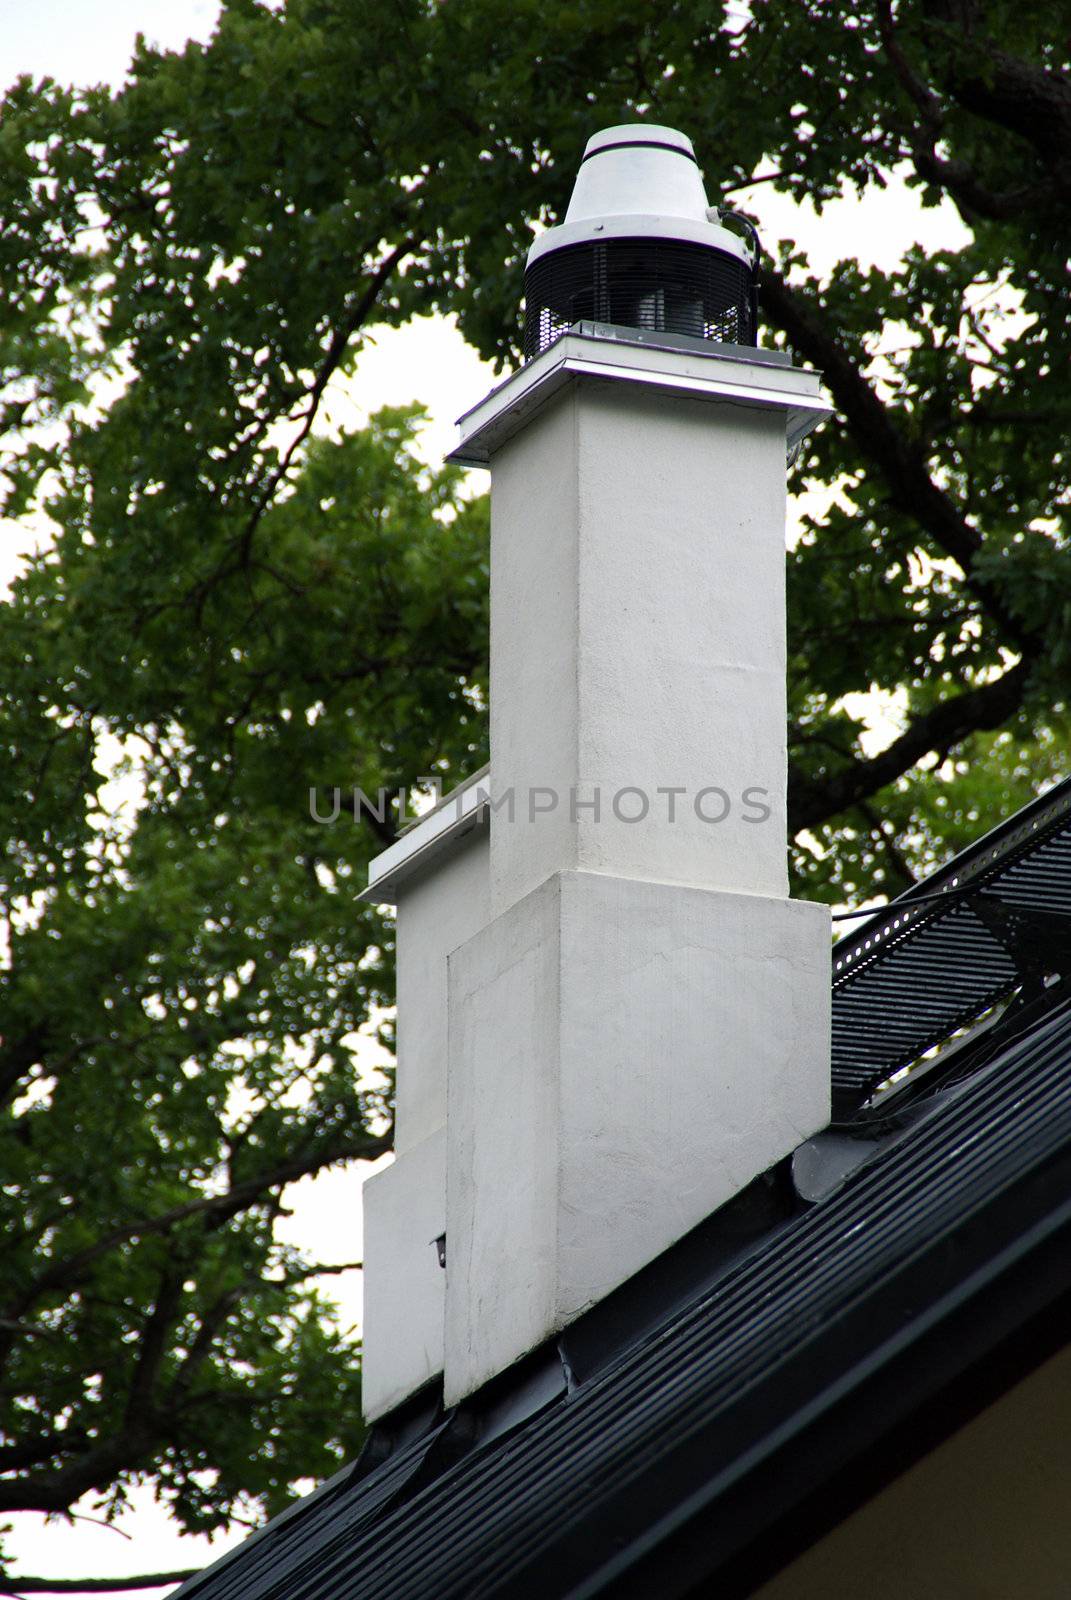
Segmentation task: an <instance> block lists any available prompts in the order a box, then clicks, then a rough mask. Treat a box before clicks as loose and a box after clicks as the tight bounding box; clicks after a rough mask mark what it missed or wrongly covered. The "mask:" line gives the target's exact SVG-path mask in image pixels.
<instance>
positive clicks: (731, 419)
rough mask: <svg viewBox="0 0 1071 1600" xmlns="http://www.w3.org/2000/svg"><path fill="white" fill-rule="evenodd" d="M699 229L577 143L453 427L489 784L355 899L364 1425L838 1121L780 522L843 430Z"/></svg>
mask: <svg viewBox="0 0 1071 1600" xmlns="http://www.w3.org/2000/svg"><path fill="white" fill-rule="evenodd" d="M716 215H717V214H716V213H713V212H710V211H709V210H708V207H707V200H706V195H705V193H704V190H703V184H702V180H701V177H700V174H699V170H698V168H697V166H696V165H695V158H694V153H693V152H692V147H691V144H690V142H689V141H688V140H687V139H686V138H685V137H684V136H683V135H682V134H680V133H677V132H675V131H674V130H672V129H667V128H658V127H651V126H649V125H646V124H644V125H640V126H636V127H623V128H612V129H609V130H607V131H606V132H604V133H602V134H599V135H597V136H596V137H595V138H594V139H592V140H591V141H590V142H589V145H588V148H587V151H586V153H585V157H584V161H583V164H582V166H581V169H580V175H579V177H578V179H577V184H576V189H575V191H574V195H573V200H572V203H571V205H570V207H569V211H568V213H567V216H566V220H565V222H564V224H563V225H562V226H561V227H560V228H557V229H552V230H550V231H548V232H547V233H546V234H544V235H542V236H541V237H540V238H539V239H538V240H537V241H536V243H535V245H534V246H533V248H532V251H531V253H530V256H529V265H528V271H527V274H526V285H525V286H526V295H527V301H528V323H527V334H526V350H527V352H528V354H529V356H530V359H529V360H528V362H527V364H526V365H525V366H524V367H523V368H522V369H521V370H520V371H519V372H518V373H516V374H514V376H513V377H512V378H510V379H508V380H507V382H505V383H504V384H503V385H501V386H500V387H499V388H498V389H496V390H495V391H494V392H493V393H492V394H491V395H489V396H488V398H487V399H486V400H485V401H484V402H483V403H482V404H481V405H479V406H477V407H476V408H475V409H474V410H473V411H471V412H469V413H468V414H467V416H465V417H464V418H463V419H462V422H461V443H460V445H459V447H458V449H457V451H456V452H455V453H454V459H456V460H460V461H464V462H468V463H478V464H481V465H486V466H488V467H489V468H490V471H491V527H492V531H491V769H490V774H489V776H487V777H485V778H483V779H481V781H480V782H479V783H478V784H473V785H470V786H469V787H468V788H467V789H466V790H465V792H464V794H463V795H462V797H461V799H460V801H458V802H452V801H450V802H447V804H446V805H445V807H443V808H442V809H441V811H440V813H437V816H438V817H439V820H438V821H437V822H436V820H435V818H434V817H433V818H430V819H428V820H427V822H426V823H421V824H420V825H419V827H418V828H417V829H415V830H413V832H412V834H411V835H407V836H406V837H405V838H403V840H402V841H401V842H400V844H399V845H397V846H395V847H394V850H393V851H392V852H387V856H386V857H384V858H381V859H380V862H379V863H375V864H374V865H373V882H372V883H371V885H370V888H369V890H368V891H367V893H368V896H369V898H372V899H384V898H389V897H390V893H396V895H397V898H398V903H399V924H398V927H399V1035H400V1037H399V1060H398V1075H399V1077H398V1082H399V1091H398V1092H399V1146H398V1148H399V1155H398V1159H397V1160H396V1162H395V1164H394V1167H392V1168H391V1169H390V1170H389V1171H388V1172H387V1173H384V1174H383V1175H381V1176H380V1177H378V1178H377V1179H375V1180H374V1182H373V1184H371V1185H369V1186H367V1189H368V1191H370V1192H369V1201H370V1205H369V1208H368V1213H367V1215H368V1218H369V1225H370V1228H371V1232H369V1233H368V1234H367V1235H366V1284H367V1287H366V1306H367V1310H366V1317H367V1327H366V1354H365V1364H366V1385H367V1390H366V1406H367V1408H368V1410H369V1414H370V1415H373V1416H374V1415H381V1414H382V1413H383V1411H384V1410H386V1409H388V1408H389V1406H390V1405H392V1404H394V1403H396V1402H397V1400H398V1399H399V1398H402V1397H403V1396H404V1394H405V1393H408V1392H412V1390H413V1389H415V1388H416V1387H417V1386H418V1381H426V1380H427V1379H428V1378H430V1377H432V1376H434V1369H435V1367H436V1362H437V1361H438V1360H439V1359H440V1353H441V1370H442V1371H443V1379H444V1390H445V1398H446V1401H447V1403H448V1404H452V1403H454V1402H456V1401H458V1400H459V1399H461V1398H463V1397H464V1396H465V1395H466V1394H469V1393H471V1392H472V1391H473V1390H475V1389H476V1388H478V1387H479V1386H480V1385H481V1384H482V1383H484V1382H486V1381H487V1380H488V1379H489V1378H491V1377H493V1376H494V1375H495V1374H496V1373H498V1372H500V1371H502V1370H503V1369H504V1368H506V1367H507V1366H509V1365H510V1364H511V1363H512V1362H513V1361H515V1360H516V1359H517V1358H518V1357H520V1356H522V1355H523V1354H525V1352H526V1351H528V1350H530V1349H532V1348H534V1347H535V1346H536V1345H538V1344H539V1343H540V1342H541V1341H542V1340H544V1339H545V1338H547V1337H548V1336H549V1335H551V1334H553V1333H554V1332H556V1331H557V1330H559V1329H560V1328H562V1327H563V1326H565V1325H566V1324H567V1323H568V1322H570V1321H571V1320H573V1319H574V1318H575V1317H577V1316H578V1315H580V1314H581V1313H582V1312H583V1311H584V1310H585V1309H587V1307H589V1306H590V1305H592V1304H594V1303H595V1302H597V1301H598V1300H599V1299H601V1298H602V1297H603V1296H605V1295H606V1294H608V1293H609V1292H610V1291H611V1290H612V1289H614V1288H616V1287H617V1286H618V1285H619V1284H620V1283H621V1282H623V1281H624V1279H626V1278H627V1277H629V1276H631V1275H632V1274H633V1273H634V1272H636V1271H638V1270H639V1269H640V1268H641V1267H642V1266H644V1265H645V1264H646V1263H647V1262H649V1261H651V1260H652V1259H653V1258H654V1257H656V1256H657V1255H659V1254H660V1253H661V1252H662V1251H663V1250H665V1249H666V1248H668V1246H670V1245H671V1244H673V1243H674V1242H675V1241H676V1240H677V1239H679V1238H680V1237H682V1236H683V1234H685V1233H686V1232H687V1231H688V1230H689V1229H691V1228H692V1227H694V1226H695V1225H696V1224H698V1223H699V1222H700V1221H702V1220H703V1219H704V1218H705V1217H706V1216H708V1215H709V1214H710V1212H711V1211H713V1210H714V1209H715V1208H716V1207H718V1206H719V1205H721V1204H723V1203H724V1202H725V1201H726V1200H727V1199H729V1198H730V1197H731V1196H732V1195H733V1194H734V1193H736V1192H737V1191H738V1190H739V1189H741V1188H742V1187H743V1186H744V1185H745V1184H746V1183H748V1182H749V1181H750V1180H751V1179H752V1178H753V1177H755V1176H756V1175H758V1174H759V1173H760V1172H762V1171H764V1170H766V1169H767V1168H768V1167H770V1166H771V1165H773V1164H774V1163H775V1162H776V1161H778V1160H779V1159H781V1158H782V1157H783V1156H785V1155H786V1154H788V1152H789V1151H790V1150H792V1149H793V1148H794V1147H795V1146H796V1145H797V1144H799V1143H800V1142H801V1141H803V1140H804V1139H806V1138H808V1137H810V1136H811V1135H812V1134H813V1133H815V1132H816V1131H817V1130H818V1129H819V1128H821V1127H823V1126H824V1125H825V1124H826V1123H827V1122H828V1119H829V916H828V912H827V910H826V909H825V908H824V907H821V906H816V905H810V904H807V903H805V902H800V901H790V900H789V899H788V898H787V865H786V855H787V839H786V808H785V786H786V773H785V726H786V706H785V637H784V635H785V621H784V567H785V544H784V529H785V470H786V468H785V462H786V450H787V449H788V448H791V446H792V445H793V444H794V443H796V442H797V441H798V440H799V439H800V438H802V437H803V435H804V434H805V433H806V432H808V431H809V430H810V428H812V427H813V426H814V425H815V424H816V423H817V422H818V421H820V420H821V418H822V417H823V416H824V415H825V414H826V413H827V412H828V410H829V409H830V408H829V405H828V402H827V401H825V399H824V398H823V397H822V395H821V393H820V390H819V386H818V381H817V377H816V375H815V374H813V373H811V372H807V371H801V370H800V369H797V368H794V367H792V366H791V365H790V364H789V363H788V361H787V358H785V357H783V356H780V355H779V354H778V353H776V352H771V351H760V350H758V349H757V348H755V346H754V339H755V298H754V280H755V272H754V265H755V264H754V257H753V251H752V247H751V246H750V245H749V244H745V243H744V242H743V241H742V240H741V239H740V238H739V237H737V236H736V235H735V234H734V233H731V232H730V231H729V230H727V229H726V228H725V227H723V226H722V225H721V224H720V222H719V221H718V220H716ZM481 793H488V794H489V795H490V797H491V805H490V812H489V816H488V810H487V809H484V810H483V812H482V813H481V811H480V809H479V806H478V799H479V796H480V794H481ZM488 821H489V827H488ZM462 862H463V863H464V867H463V870H462V869H461V867H460V866H459V863H462ZM459 872H460V873H461V875H460V876H459ZM407 874H408V875H409V877H408V879H407V877H406V875H407ZM406 881H408V882H410V883H411V884H413V885H415V887H413V888H410V889H409V891H408V893H409V895H410V896H411V897H412V905H411V914H410V907H408V906H407V903H406V890H405V883H406ZM462 882H463V883H464V888H463V890H461V891H459V885H460V884H461V883H462ZM414 945H419V946H420V947H421V949H422V950H424V952H425V954H426V955H427V954H428V952H430V965H427V966H426V972H425V976H424V977H423V978H422V979H421V983H422V984H423V986H424V987H423V990H422V992H421V993H417V992H416V989H415V987H411V988H410V989H409V990H408V991H407V988H406V982H405V978H404V975H405V972H406V970H407V963H406V961H405V959H404V952H405V951H406V950H407V949H408V948H410V947H412V946H414ZM409 966H410V967H411V963H410V964H409ZM433 991H434V994H435V996H437V997H438V998H437V999H436V1000H435V1002H434V1007H432V1009H434V1010H435V1019H436V1020H435V1021H434V1024H433V1026H432V1027H431V1029H430V1032H429V1029H428V1028H427V1027H425V1028H424V1030H423V1038H422V1040H421V1043H420V1046H419V1048H418V1047H417V1046H416V1045H415V1044H414V1047H413V1051H412V1053H410V1051H409V1049H408V1048H407V1043H406V1040H407V1027H408V1028H409V1029H410V1032H409V1035H408V1036H409V1037H410V1038H414V1037H415V1035H414V1034H413V1032H412V1025H411V1024H407V1023H406V1021H405V1007H406V1006H410V1007H411V1008H412V1010H413V1012H414V1014H423V1015H426V1014H427V1012H428V1009H429V1006H431V1005H432V1002H431V999H430V996H431V994H432V992H433ZM444 1059H445V1061H446V1063H447V1067H446V1073H445V1076H444V1074H443V1061H444ZM407 1079H408V1084H407V1083H406V1080H407ZM444 1091H445V1135H444V1134H443V1132H442V1129H441V1126H439V1125H438V1124H437V1125H436V1127H434V1128H432V1127H430V1126H424V1127H423V1128H422V1137H421V1140H420V1141H418V1144H419V1145H421V1146H422V1147H423V1148H422V1149H421V1148H418V1147H417V1144H412V1145H410V1146H408V1147H407V1146H406V1144H405V1141H404V1138H403V1132H404V1124H403V1116H402V1107H403V1106H414V1105H416V1104H420V1105H423V1106H424V1107H425V1108H427V1107H432V1106H434V1107H436V1108H437V1109H436V1110H435V1111H434V1112H433V1113H432V1114H431V1117H430V1119H429V1117H428V1116H427V1115H425V1117H424V1122H425V1123H428V1122H429V1120H430V1121H434V1120H435V1119H436V1118H438V1119H441V1118H442V1115H443V1113H442V1106H443V1102H444ZM419 1120H420V1119H419V1118H418V1117H417V1116H416V1113H415V1112H406V1113H405V1118H404V1121H408V1122H410V1124H411V1125H415V1122H416V1121H419ZM429 1141H431V1142H429ZM433 1148H434V1150H435V1151H437V1152H438V1154H437V1155H435V1156H432V1154H431V1151H432V1150H433ZM421 1162H423V1167H421ZM444 1162H445V1194H443V1191H442V1187H441V1185H442V1181H443V1179H442V1167H443V1163H444ZM421 1171H423V1172H424V1174H425V1176H424V1178H423V1179H421V1178H420V1176H419V1174H420V1172H421ZM407 1174H409V1175H411V1176H407ZM421 1185H423V1187H421ZM417 1191H419V1194H420V1195H421V1196H423V1199H421V1200H420V1201H419V1202H418V1201H416V1200H414V1194H415V1193H416V1192H417ZM432 1193H433V1194H434V1197H435V1201H436V1205H433V1206H430V1207H429V1205H428V1204H427V1203H426V1202H427V1200H428V1196H429V1195H430V1194H432ZM377 1195H381V1196H382V1203H380V1201H379V1200H377ZM393 1197H398V1201H397V1203H394V1199H393ZM436 1206H437V1207H438V1209H436ZM417 1211H419V1213H420V1218H421V1220H420V1227H419V1228H416V1231H414V1228H413V1227H410V1226H409V1224H408V1223H407V1221H406V1218H407V1217H410V1218H413V1217H414V1216H415V1213H416V1212H417ZM381 1213H382V1216H383V1219H384V1220H383V1221H382V1223H377V1221H376V1218H377V1216H379V1215H380V1214H381ZM433 1214H434V1215H433ZM440 1216H441V1218H442V1227H441V1229H439V1227H438V1224H437V1222H436V1221H435V1219H436V1218H438V1217H440ZM433 1225H434V1226H435V1228H436V1234H438V1233H439V1232H442V1233H445V1261H446V1266H445V1272H440V1276H439V1277H438V1278H435V1277H434V1276H433V1275H432V1274H431V1273H430V1268H429V1265H428V1253H429V1252H428V1245H427V1243H426V1242H425V1240H424V1239H423V1238H419V1239H418V1237H417V1235H418V1233H419V1232H420V1230H421V1229H422V1230H423V1233H424V1235H428V1230H429V1228H430V1227H431V1226H433ZM414 1227H415V1223H414ZM429 1238H430V1236H429ZM421 1252H423V1254H422V1253H421ZM407 1262H408V1263H409V1264H408V1265H407V1264H406V1263H407ZM436 1270H437V1271H439V1270H440V1269H438V1267H437V1262H436ZM418 1278H419V1283H420V1285H421V1286H422V1287H419V1288H418V1287H417V1280H418ZM429 1283H433V1284H434V1291H435V1294H436V1295H437V1296H438V1297H439V1298H438V1299H437V1300H436V1302H435V1306H434V1308H433V1309H431V1310H429V1306H430V1305H431V1297H430V1292H429V1291H428V1288H427V1286H428V1284H429ZM440 1307H442V1308H443V1309H442V1315H443V1319H444V1320H443V1323H442V1326H441V1328H440V1327H439V1326H438V1321H437V1319H438V1317H439V1315H440ZM432 1324H434V1326H432ZM388 1330H389V1334H388ZM407 1342H408V1344H410V1345H411V1346H412V1347H413V1349H414V1350H415V1349H416V1348H417V1347H418V1346H419V1348H420V1350H421V1351H423V1352H425V1356H426V1358H422V1359H421V1360H420V1361H414V1360H413V1359H412V1358H411V1357H407V1356H406V1355H405V1353H404V1347H405V1346H406V1344H407ZM429 1351H430V1352H431V1353H430V1355H428V1354H426V1353H427V1352H429ZM418 1369H419V1371H418Z"/></svg>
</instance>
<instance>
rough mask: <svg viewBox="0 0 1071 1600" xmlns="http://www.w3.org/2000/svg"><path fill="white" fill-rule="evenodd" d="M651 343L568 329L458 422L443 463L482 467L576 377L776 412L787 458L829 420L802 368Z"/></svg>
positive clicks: (828, 409)
mask: <svg viewBox="0 0 1071 1600" xmlns="http://www.w3.org/2000/svg"><path fill="white" fill-rule="evenodd" d="M654 339H655V340H657V342H652V340H651V335H650V334H647V335H646V336H644V335H643V333H642V331H641V330H637V329H634V328H623V327H609V326H608V325H607V324H603V323H585V322H579V323H574V325H573V326H572V327H571V328H570V329H569V331H568V333H566V334H563V335H562V336H561V337H560V338H558V339H556V340H555V342H554V343H553V344H552V345H550V346H549V347H548V348H547V349H546V350H544V351H543V352H542V354H541V355H538V356H536V357H535V358H534V359H533V360H532V361H529V362H528V363H527V364H526V365H525V366H523V367H521V368H520V370H519V371H517V372H515V373H513V374H512V376H511V377H509V378H507V379H506V380H505V381H504V382H503V383H501V384H499V385H498V387H497V388H495V389H492V391H491V393H490V394H489V395H488V396H487V397H486V399H484V400H482V401H481V402H480V403H479V404H478V405H476V406H473V407H472V409H471V410H469V411H466V412H465V413H464V415H463V416H462V417H460V418H459V419H458V429H459V434H460V438H459V441H458V444H457V446H456V447H455V449H453V450H452V451H451V452H450V454H449V455H448V456H447V460H448V461H453V462H455V463H457V464H458V465H459V466H466V467H487V466H489V465H490V462H491V457H492V456H493V455H494V453H495V451H497V450H499V449H501V447H502V446H503V445H504V444H505V443H506V442H507V440H509V439H511V438H512V437H513V435H514V434H515V433H517V432H519V431H520V429H521V428H523V427H526V426H527V424H528V423H529V422H530V421H531V420H532V418H533V417H534V416H535V414H536V413H537V412H538V411H540V410H541V409H542V408H543V407H544V406H545V405H546V404H547V403H548V402H549V401H550V400H552V399H553V398H554V397H555V396H556V395H557V394H558V393H560V391H561V390H562V389H564V388H567V387H568V386H570V385H571V384H574V383H576V382H578V381H579V380H580V379H581V378H584V377H587V378H599V379H603V380H608V381H610V382H615V383H633V384H643V385H646V386H648V387H649V388H652V389H654V390H655V391H656V392H661V393H665V394H688V395H694V396H696V397H698V398H702V399H709V400H718V401H722V402H725V403H728V404H730V405H743V406H750V407H759V408H761V409H763V410H776V411H782V412H784V414H785V424H786V446H787V449H788V450H789V451H791V450H792V449H793V448H794V447H795V446H796V445H797V444H798V443H799V442H800V440H802V439H804V438H805V437H806V436H807V434H808V433H810V432H811V430H812V429H813V428H815V427H817V426H818V424H819V423H820V422H822V421H824V419H825V418H826V417H827V416H829V415H830V414H831V413H832V410H833V406H832V403H831V401H829V400H828V399H827V398H826V396H825V395H824V394H823V393H822V391H821V387H820V383H819V374H818V373H817V372H815V371H813V370H812V369H811V368H809V367H795V366H785V365H782V363H781V362H780V361H776V362H774V361H771V360H770V357H771V356H779V355H780V352H779V351H757V350H753V349H752V350H748V353H747V354H746V355H745V354H743V351H744V350H745V348H747V347H744V346H740V345H737V346H731V347H729V348H728V349H727V348H726V346H724V345H715V344H712V343H711V342H710V341H705V340H701V339H686V336H683V335H673V334H666V333H662V332H659V333H657V334H655V335H654Z"/></svg>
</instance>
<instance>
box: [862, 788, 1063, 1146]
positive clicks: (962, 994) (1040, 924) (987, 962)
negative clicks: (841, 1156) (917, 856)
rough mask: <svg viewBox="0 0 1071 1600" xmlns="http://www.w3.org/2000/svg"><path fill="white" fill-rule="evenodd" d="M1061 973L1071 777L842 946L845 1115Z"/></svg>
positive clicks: (881, 912) (912, 891) (887, 909)
mask: <svg viewBox="0 0 1071 1600" xmlns="http://www.w3.org/2000/svg"><path fill="white" fill-rule="evenodd" d="M1053 972H1059V973H1063V974H1071V778H1069V779H1065V781H1064V782H1063V783H1061V784H1059V785H1058V786H1057V787H1056V788H1054V789H1052V790H1050V791H1049V792H1048V794H1045V795H1043V796H1042V797H1041V798H1040V799H1038V800H1035V801H1034V802H1033V803H1032V804H1031V805H1028V806H1027V807H1025V809H1024V810H1022V811H1020V812H1019V813H1018V814H1017V815H1016V816H1014V817H1012V818H1010V819H1009V821H1007V822H1005V823H1003V824H1002V825H1001V826H1000V827H999V828H995V829H994V830H993V831H992V832H991V833H988V834H986V836H985V837H984V838H983V839H980V840H979V841H978V842H977V843H976V844H974V845H972V846H971V847H970V848H969V849H967V850H964V851H963V852H962V853H961V854H960V855H958V856H957V857H956V858H955V860H954V861H952V862H950V863H949V865H948V866H946V867H944V868H942V869H941V871H939V872H936V873H934V874H933V876H932V877H930V878H928V879H926V881H925V882H923V883H920V884H918V885H917V886H915V887H914V888H912V889H909V890H908V891H907V893H906V894H903V895H901V896H900V897H899V898H898V899H896V900H894V901H892V903H891V904H890V905H889V906H887V907H885V908H883V909H882V910H881V911H880V912H878V913H877V914H876V915H875V916H874V918H873V919H872V920H871V921H869V922H868V923H867V924H866V926H865V927H864V928H863V929H862V930H861V931H860V932H857V933H855V934H853V935H852V936H851V937H850V938H847V939H842V940H841V941H840V942H839V943H838V944H837V945H836V947H835V948H834V951H833V1107H834V1115H835V1116H839V1117H844V1116H847V1115H850V1114H851V1113H852V1112H853V1111H854V1110H856V1109H857V1108H858V1107H859V1106H860V1105H861V1104H862V1103H863V1102H864V1101H865V1100H866V1099H867V1098H868V1097H869V1096H870V1095H871V1094H872V1093H873V1091H874V1090H875V1089H876V1088H877V1087H878V1085H879V1084H881V1083H883V1082H884V1081H885V1080H887V1079H888V1078H889V1077H890V1076H891V1075H892V1074H893V1073H895V1072H897V1071H898V1070H899V1069H900V1068H902V1067H905V1066H908V1065H909V1064H910V1063H911V1062H914V1061H917V1060H918V1058H919V1057H920V1056H922V1055H923V1054H924V1053H925V1052H926V1051H927V1050H929V1049H930V1048H932V1046H934V1045H936V1044H939V1043H941V1042H942V1041H943V1040H945V1039H948V1038H949V1037H950V1036H951V1035H952V1034H954V1033H955V1031H956V1030H957V1029H959V1028H961V1027H963V1026H964V1024H966V1023H969V1022H971V1021H972V1020H974V1019H975V1018H976V1017H978V1016H980V1015H981V1014H982V1013H983V1012H984V1011H985V1010H986V1009H987V1008H988V1007H990V1006H993V1005H995V1004H997V1003H998V1002H999V1001H1001V1000H1003V999H1005V998H1006V997H1007V996H1009V995H1011V994H1013V993H1015V992H1016V991H1017V990H1020V989H1022V988H1023V987H1024V986H1029V985H1030V984H1031V983H1033V982H1036V981H1037V980H1038V979H1039V978H1040V977H1042V976H1044V975H1046V974H1049V973H1053Z"/></svg>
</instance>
